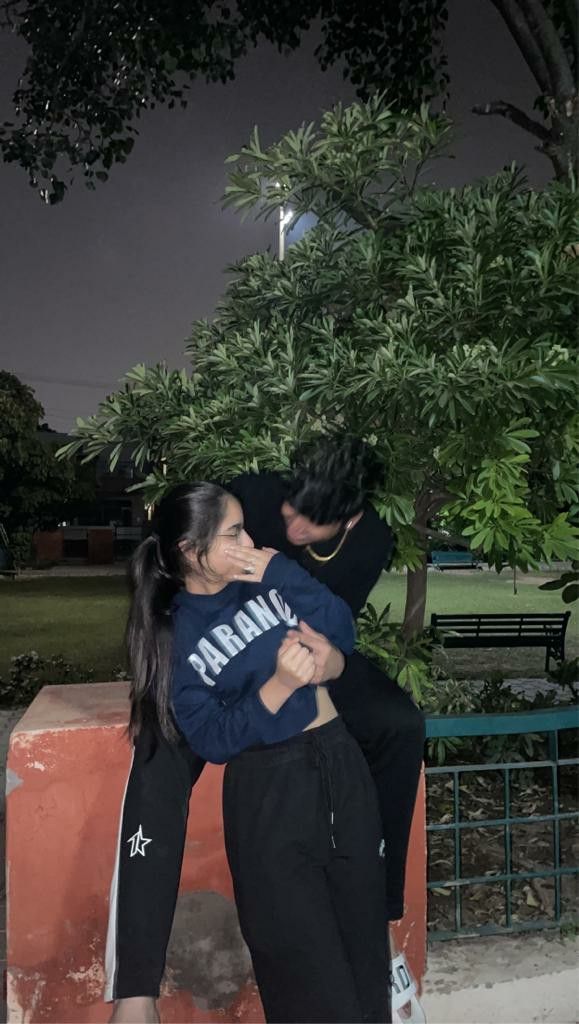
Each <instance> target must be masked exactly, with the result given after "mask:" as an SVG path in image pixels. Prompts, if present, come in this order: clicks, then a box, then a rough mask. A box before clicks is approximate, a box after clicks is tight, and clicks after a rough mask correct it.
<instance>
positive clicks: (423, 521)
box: [402, 489, 452, 640]
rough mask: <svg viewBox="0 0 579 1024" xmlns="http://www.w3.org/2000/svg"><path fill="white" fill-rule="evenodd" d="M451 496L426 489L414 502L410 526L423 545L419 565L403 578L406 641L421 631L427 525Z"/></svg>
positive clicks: (425, 583)
mask: <svg viewBox="0 0 579 1024" xmlns="http://www.w3.org/2000/svg"><path fill="white" fill-rule="evenodd" d="M451 497H452V495H450V494H447V493H446V492H445V491H434V490H430V489H428V490H426V491H423V492H422V493H421V494H419V495H418V497H417V499H416V501H415V503H414V507H415V510H416V518H415V520H414V523H413V525H414V528H415V530H416V532H417V533H418V536H419V539H420V541H421V542H423V543H424V548H423V551H422V558H421V562H420V565H419V566H418V568H417V569H409V570H408V575H407V578H406V607H405V608H404V621H403V623H402V635H403V636H404V638H405V639H406V640H410V639H411V638H412V637H413V636H418V635H419V634H420V633H422V630H423V629H424V612H425V610H426V587H427V554H426V543H425V540H424V538H426V537H428V535H429V530H428V523H429V520H430V519H432V517H433V516H435V515H436V513H437V512H440V509H441V508H442V507H443V506H444V505H445V504H446V503H447V502H448V501H449V500H450V499H451ZM435 532H436V531H435Z"/></svg>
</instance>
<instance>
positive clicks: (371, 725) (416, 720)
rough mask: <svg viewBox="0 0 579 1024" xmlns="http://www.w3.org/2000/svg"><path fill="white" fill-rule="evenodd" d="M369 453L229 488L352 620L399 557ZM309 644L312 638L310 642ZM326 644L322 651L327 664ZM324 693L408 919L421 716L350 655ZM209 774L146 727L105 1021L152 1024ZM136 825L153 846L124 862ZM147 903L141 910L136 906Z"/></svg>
mask: <svg viewBox="0 0 579 1024" xmlns="http://www.w3.org/2000/svg"><path fill="white" fill-rule="evenodd" d="M370 455H371V453H369V452H368V450H367V449H365V447H364V446H363V445H362V444H361V443H360V442H358V441H355V440H352V439H346V440H342V441H341V442H339V443H338V442H336V441H329V440H323V441H321V442H319V443H318V444H316V445H314V446H313V447H310V448H309V449H307V450H302V452H300V453H298V456H297V457H296V459H295V462H294V467H293V472H292V474H291V475H290V477H289V479H286V478H284V476H282V475H281V474H279V473H258V474H244V475H243V476H241V477H238V478H236V480H234V481H233V482H232V483H231V484H229V486H228V490H230V491H231V492H232V493H233V494H235V496H236V497H238V498H239V500H240V501H241V504H242V505H243V509H244V515H245V528H246V530H247V532H248V533H249V535H250V536H251V537H252V539H253V541H254V543H255V546H256V547H273V548H276V549H278V550H281V551H283V552H284V553H285V554H286V555H289V556H290V557H293V558H296V559H297V560H298V561H299V562H300V563H301V564H302V565H303V566H304V568H306V569H307V570H308V571H309V572H310V573H311V574H312V575H313V576H315V577H316V578H317V579H319V580H320V581H321V582H323V583H325V584H326V585H327V586H328V587H329V588H330V589H331V590H332V591H333V592H334V593H335V594H337V595H338V596H339V597H341V598H343V600H345V601H346V602H347V603H348V604H349V605H350V608H351V609H352V612H353V614H354V616H356V615H358V613H359V612H360V610H361V609H362V607H363V606H364V604H365V602H366V599H367V597H368V594H369V593H370V591H371V590H372V588H373V586H374V584H375V583H376V582H377V580H378V578H379V576H380V573H381V572H382V569H384V568H388V567H389V565H390V564H391V561H392V556H393V552H394V536H393V534H392V531H391V530H390V528H389V527H388V525H387V524H386V523H385V522H383V521H382V520H381V519H380V517H379V516H378V515H377V513H376V511H375V509H374V508H373V507H372V505H371V504H370V502H369V501H368V498H367V495H368V492H369V490H370V489H371V487H372V483H373V481H372V470H371V459H370ZM308 643H311V644H313V645H315V644H316V643H317V641H316V639H315V638H313V639H310V640H308ZM323 646H324V645H323V641H322V642H320V645H319V654H320V657H323ZM330 694H331V697H332V700H333V701H334V704H335V706H336V708H337V710H338V711H339V713H340V714H341V716H342V718H343V720H344V722H345V724H346V726H347V727H348V729H349V731H350V732H351V733H352V735H353V736H354V738H355V739H356V740H357V742H358V743H359V745H360V747H361V749H362V751H363V753H364V755H365V757H366V760H367V762H368V765H369V767H370V771H371V773H372V777H373V779H374V782H375V784H376V789H377V793H378V800H379V805H380V813H381V817H382V824H383V829H384V843H385V849H384V853H385V857H386V874H387V904H388V918H389V920H397V919H398V918H400V917H402V914H403V911H404V904H403V899H404V872H405V864H406V852H407V847H408V838H409V832H410V825H411V820H412V812H413V808H414V800H415V796H416V788H417V783H418V777H419V773H420V765H421V761H422V753H423V746H424V721H423V716H422V714H421V712H420V711H419V710H418V708H417V707H416V706H415V705H414V704H413V702H412V701H411V699H410V698H409V697H408V695H407V694H406V693H404V691H403V690H401V689H400V687H399V686H397V684H396V683H394V682H393V680H391V679H389V678H388V676H386V675H384V673H383V672H381V671H380V670H379V669H378V668H377V667H376V666H375V665H374V664H372V663H371V662H370V661H368V660H367V659H366V658H364V657H362V655H360V654H358V653H357V652H355V653H354V654H353V655H352V656H351V657H350V658H348V659H347V664H346V668H345V670H344V672H343V673H342V675H341V676H340V678H339V679H337V680H336V681H335V682H333V683H331V684H330ZM203 766H204V763H203V761H202V760H201V759H200V758H198V757H197V756H196V755H195V754H193V753H192V752H191V751H190V750H189V748H188V747H187V745H186V744H185V742H184V741H180V742H178V743H174V744H169V743H168V742H167V741H166V740H165V739H164V738H163V737H162V736H159V735H158V734H156V733H155V730H154V729H152V728H151V729H147V728H145V729H144V730H143V731H142V732H141V734H140V735H139V737H138V738H137V741H136V744H135V753H134V760H133V766H132V769H131V774H130V778H129V782H128V786H127V792H126V796H125V802H124V808H123V816H122V823H121V837H120V843H119V864H118V872H116V873H115V878H114V880H113V887H112V892H111V910H110V922H109V937H108V941H107V974H108V986H107V998H110V999H115V1000H117V1001H118V1002H117V1006H116V1008H115V1011H114V1014H113V1017H112V1020H113V1021H115V1022H121V1021H126V1022H128V1021H155V1020H158V1017H157V1016H156V1010H155V1006H154V1000H155V998H156V997H157V996H158V993H159V986H160V982H161V977H162V974H163V970H164V964H165V953H166V948H167V943H168V940H169V935H170V930H171V924H172V920H173V914H174V909H175V903H176V899H177V890H178V885H179V876H180V871H181V862H182V858H183V847H184V841H185V831H186V825H187V814H188V804H189V796H190V793H191V788H192V786H193V785H194V784H195V782H196V781H197V779H198V778H199V775H200V774H201V772H202V770H203ZM141 825H142V828H143V830H144V835H146V836H151V835H155V837H156V840H155V842H154V843H151V844H150V846H149V848H148V849H147V854H146V856H145V857H134V858H131V857H130V845H128V843H129V840H130V838H131V836H133V834H134V833H135V831H136V829H137V828H138V827H139V826H141ZM144 892H147V900H144V899H143V898H142V895H143V893H144Z"/></svg>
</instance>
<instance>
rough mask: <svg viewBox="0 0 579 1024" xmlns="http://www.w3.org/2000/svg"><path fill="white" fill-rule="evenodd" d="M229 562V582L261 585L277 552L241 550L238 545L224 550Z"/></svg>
mask: <svg viewBox="0 0 579 1024" xmlns="http://www.w3.org/2000/svg"><path fill="white" fill-rule="evenodd" d="M225 554H226V555H227V556H228V558H229V560H230V562H231V574H230V575H228V577H227V578H228V579H229V580H245V582H246V583H261V581H262V579H263V576H264V573H265V570H266V569H267V567H268V565H269V563H270V562H271V560H272V558H273V556H274V555H277V551H276V550H275V549H274V548H243V547H241V546H240V545H239V544H237V545H232V546H231V547H229V548H226V549H225Z"/></svg>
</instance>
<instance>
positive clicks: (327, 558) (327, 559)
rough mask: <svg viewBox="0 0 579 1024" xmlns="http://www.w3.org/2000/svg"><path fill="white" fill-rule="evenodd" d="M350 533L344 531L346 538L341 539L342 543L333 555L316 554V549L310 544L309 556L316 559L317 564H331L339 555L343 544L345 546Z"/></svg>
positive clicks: (307, 548) (308, 547)
mask: <svg viewBox="0 0 579 1024" xmlns="http://www.w3.org/2000/svg"><path fill="white" fill-rule="evenodd" d="M348 533H349V531H348V530H345V531H344V536H343V537H342V539H341V541H340V543H339V544H338V546H337V547H336V548H335V549H334V551H332V554H331V555H318V554H316V552H315V551H314V549H313V548H312V546H311V545H310V544H308V545H307V547H306V551H307V553H308V555H310V556H311V557H312V558H313V559H315V561H316V562H331V561H332V558H335V557H336V555H337V554H338V552H339V551H341V550H342V546H343V544H344V542H345V540H346V537H347V536H348Z"/></svg>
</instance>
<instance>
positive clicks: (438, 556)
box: [431, 551, 482, 572]
mask: <svg viewBox="0 0 579 1024" xmlns="http://www.w3.org/2000/svg"><path fill="white" fill-rule="evenodd" d="M431 558H432V564H433V566H434V568H435V569H438V570H439V572H444V570H445V569H479V570H481V571H482V566H480V565H479V563H478V560H477V558H476V556H475V555H474V554H473V553H472V551H433V552H432V554H431Z"/></svg>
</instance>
